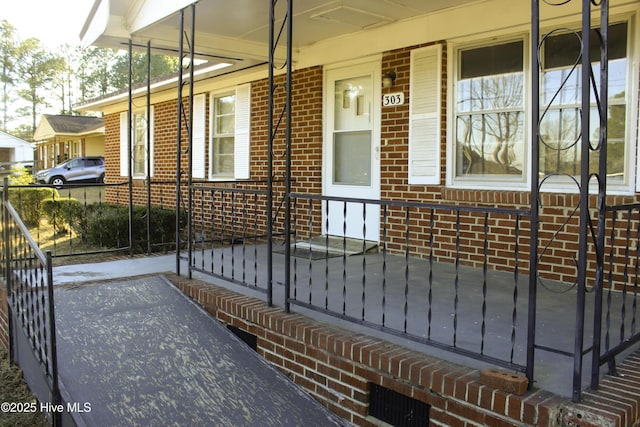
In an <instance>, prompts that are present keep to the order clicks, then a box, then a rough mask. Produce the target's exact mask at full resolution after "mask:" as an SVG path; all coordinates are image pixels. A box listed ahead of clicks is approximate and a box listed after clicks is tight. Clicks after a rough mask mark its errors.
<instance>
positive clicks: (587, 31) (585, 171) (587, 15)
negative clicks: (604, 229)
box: [572, 0, 591, 402]
mask: <svg viewBox="0 0 640 427" xmlns="http://www.w3.org/2000/svg"><path fill="white" fill-rule="evenodd" d="M590 46H591V1H590V0H582V70H581V71H582V83H581V86H582V87H581V95H582V105H581V112H580V116H581V117H580V119H581V121H582V123H581V129H580V143H581V144H580V148H581V150H580V159H581V162H580V203H579V207H580V224H579V230H580V238H579V242H578V278H577V286H578V289H577V290H578V295H577V304H576V323H575V327H576V330H575V341H574V349H573V395H572V397H573V400H574V401H576V402H577V401H579V400H580V398H581V397H582V364H583V359H584V357H583V348H584V310H585V300H586V283H587V262H588V258H587V255H588V247H587V244H588V239H589V219H590V218H589V178H590V177H589V154H590V149H589V148H590V147H589V133H590V132H589V125H590V117H589V113H590V109H591V102H590V87H591V52H590Z"/></svg>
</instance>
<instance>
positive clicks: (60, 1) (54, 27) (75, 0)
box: [0, 0, 94, 50]
mask: <svg viewBox="0 0 640 427" xmlns="http://www.w3.org/2000/svg"><path fill="white" fill-rule="evenodd" d="M93 2H94V0H0V20H3V19H5V20H7V21H9V23H10V24H11V25H13V26H14V27H15V28H16V33H17V35H18V37H19V38H20V40H26V39H28V38H30V37H36V38H38V39H40V41H41V42H42V44H43V45H44V46H46V47H47V48H50V49H52V50H53V49H55V48H57V47H58V46H60V45H62V44H65V43H69V44H71V45H79V44H80V36H79V34H80V30H81V29H82V26H83V25H84V22H85V19H86V17H87V15H88V14H89V10H90V9H91V6H92V5H93Z"/></svg>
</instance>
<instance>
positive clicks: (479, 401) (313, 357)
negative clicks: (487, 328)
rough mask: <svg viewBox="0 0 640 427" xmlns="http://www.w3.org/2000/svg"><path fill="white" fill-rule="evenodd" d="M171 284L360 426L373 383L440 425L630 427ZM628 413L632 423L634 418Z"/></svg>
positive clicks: (461, 370) (239, 300) (448, 366)
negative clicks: (424, 409)
mask: <svg viewBox="0 0 640 427" xmlns="http://www.w3.org/2000/svg"><path fill="white" fill-rule="evenodd" d="M168 278H169V279H170V280H171V281H172V282H174V283H175V284H176V285H177V286H178V287H179V288H180V289H181V290H182V291H183V292H185V293H186V294H187V295H188V296H190V297H191V298H193V299H195V300H196V301H197V302H198V303H199V304H200V305H202V306H203V307H204V308H205V309H206V310H207V311H208V312H209V313H211V314H212V315H213V316H215V317H216V318H217V319H218V320H220V321H221V322H223V323H225V324H230V325H233V326H235V327H237V328H240V329H241V330H243V331H246V332H249V333H250V334H253V335H255V336H257V340H258V343H257V345H258V348H257V351H258V353H259V354H260V355H261V356H263V357H264V358H265V359H267V360H268V361H269V362H271V363H272V364H273V365H274V366H276V367H277V368H278V369H279V370H280V371H282V372H283V373H284V374H286V375H287V376H288V377H289V378H290V379H291V380H293V381H294V382H296V383H297V384H298V385H300V386H301V387H303V388H304V389H305V390H306V391H307V392H308V393H310V394H311V396H313V397H314V398H315V399H316V400H318V401H319V402H321V403H322V404H323V405H325V406H326V407H328V408H329V409H330V410H331V411H333V412H334V413H336V414H338V415H339V416H340V417H342V418H344V419H346V420H347V421H349V422H351V423H353V424H355V425H363V426H367V425H374V424H372V422H371V419H367V416H368V411H369V393H370V383H374V384H378V385H382V386H384V387H386V388H389V389H392V390H394V391H396V392H398V393H401V394H403V395H405V396H409V397H412V398H414V399H417V400H419V401H422V402H425V403H427V404H429V405H431V409H430V418H431V425H434V426H463V425H469V423H473V425H490V426H512V425H532V426H533V425H535V426H555V425H560V424H559V422H560V418H561V417H565V418H567V419H569V420H571V421H577V420H578V419H579V418H582V419H585V420H587V419H592V415H593V414H592V410H593V413H594V414H597V415H598V416H601V417H602V418H600V420H601V421H603V422H607V423H608V424H606V425H612V426H615V425H618V426H622V425H624V424H622V423H620V422H619V420H620V418H619V417H618V414H617V412H616V413H615V414H604V415H603V414H602V413H601V412H600V411H599V409H598V408H597V407H596V408H595V409H593V407H595V406H596V405H595V404H593V405H591V406H590V405H575V406H572V404H571V402H570V401H568V400H567V399H564V398H561V397H558V396H556V395H554V394H552V393H549V392H546V391H542V390H531V391H529V392H527V393H526V394H524V395H521V396H519V395H515V394H510V393H506V392H504V391H501V390H499V389H496V388H493V387H490V386H488V385H484V384H483V383H481V382H480V373H479V371H477V370H474V369H471V368H467V367H464V366H461V365H456V364H454V363H450V362H448V361H445V360H441V359H437V358H434V357H431V356H428V355H426V354H424V353H420V352H417V351H413V350H408V349H406V348H403V347H400V346H398V345H395V344H391V343H389V342H385V341H382V340H380V339H376V338H372V337H369V336H366V335H362V334H354V333H350V332H347V331H345V330H342V329H338V328H335V327H332V326H328V325H327V324H323V323H320V322H317V321H315V320H312V319H310V318H308V317H304V316H302V315H299V314H287V313H285V312H284V311H283V310H281V309H280V308H277V307H268V306H267V305H266V304H265V303H264V302H262V301H259V300H256V299H254V298H251V297H247V296H242V295H239V294H236V293H234V292H232V291H229V290H226V289H222V288H218V287H216V286H213V285H209V284H205V283H203V282H199V281H197V280H187V279H185V278H183V277H179V276H175V275H170V276H168ZM593 400H594V401H603V400H602V398H600V399H597V398H594V399H593ZM620 406H622V405H620ZM628 412H629V413H628V414H627V415H626V416H627V417H632V416H633V414H631V412H630V410H629V411H628ZM616 422H617V423H616ZM567 425H568V424H567ZM581 425H582V424H581ZM585 425H589V426H591V425H593V424H585ZM602 425H605V424H602Z"/></svg>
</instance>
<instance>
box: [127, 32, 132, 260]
mask: <svg viewBox="0 0 640 427" xmlns="http://www.w3.org/2000/svg"><path fill="white" fill-rule="evenodd" d="M128 85H129V96H128V98H129V99H128V107H127V174H128V177H127V180H128V183H129V256H131V257H132V256H133V164H132V155H133V131H132V129H131V127H132V124H133V112H132V108H133V41H132V40H131V39H129V76H128Z"/></svg>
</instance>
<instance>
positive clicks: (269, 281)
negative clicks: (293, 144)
mask: <svg viewBox="0 0 640 427" xmlns="http://www.w3.org/2000/svg"><path fill="white" fill-rule="evenodd" d="M276 1H277V0H271V1H270V2H269V4H270V6H269V88H268V90H269V97H268V103H269V105H268V106H267V117H268V121H269V123H268V124H267V132H268V133H269V143H268V147H267V151H268V153H267V304H268V305H269V307H271V306H272V305H273V139H274V135H273V101H274V96H273V91H274V90H275V86H274V82H273V69H274V67H275V62H274V56H275V52H274V50H275V46H274V35H273V32H274V30H275V28H274V20H275V11H274V9H275V4H274V3H275V2H276ZM284 298H285V302H286V300H287V295H285V297H284Z"/></svg>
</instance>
